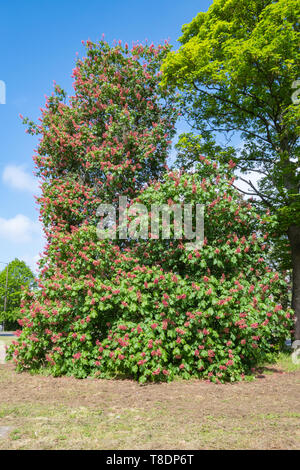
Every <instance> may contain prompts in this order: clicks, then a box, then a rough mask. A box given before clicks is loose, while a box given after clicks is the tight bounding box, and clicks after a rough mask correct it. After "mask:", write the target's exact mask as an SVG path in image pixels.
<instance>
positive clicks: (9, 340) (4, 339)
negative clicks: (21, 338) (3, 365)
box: [0, 335, 17, 345]
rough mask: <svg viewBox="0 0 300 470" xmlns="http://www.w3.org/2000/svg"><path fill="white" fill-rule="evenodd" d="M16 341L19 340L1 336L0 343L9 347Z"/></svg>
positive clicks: (14, 337)
mask: <svg viewBox="0 0 300 470" xmlns="http://www.w3.org/2000/svg"><path fill="white" fill-rule="evenodd" d="M14 339H17V337H16V336H1V335H0V343H4V344H7V345H9V344H10V343H11V342H12V341H13V340H14Z"/></svg>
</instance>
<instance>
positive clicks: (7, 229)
mask: <svg viewBox="0 0 300 470" xmlns="http://www.w3.org/2000/svg"><path fill="white" fill-rule="evenodd" d="M37 234H41V226H40V223H39V222H35V221H33V220H31V219H29V217H27V216H26V215H23V214H17V215H16V216H15V217H12V218H11V219H4V218H2V217H0V238H4V239H6V240H9V241H12V242H15V243H28V242H31V241H32V240H33V236H34V235H37Z"/></svg>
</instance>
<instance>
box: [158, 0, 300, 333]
mask: <svg viewBox="0 0 300 470" xmlns="http://www.w3.org/2000/svg"><path fill="white" fill-rule="evenodd" d="M299 18H300V4H299V2H298V0H278V1H271V0H258V1H257V0H255V1H251V0H215V1H214V2H213V4H212V5H211V6H210V8H209V9H208V11H207V12H201V13H199V14H198V15H197V16H196V17H195V18H194V19H193V20H192V21H191V23H189V24H186V25H184V26H183V28H182V32H183V34H182V36H181V37H180V38H179V41H180V42H181V47H180V48H179V50H178V51H175V52H170V53H169V55H168V56H167V58H166V60H165V61H164V64H163V67H162V70H163V84H168V85H172V86H173V87H174V88H177V87H178V88H179V90H180V91H181V95H180V103H181V106H182V109H183V113H184V114H185V116H186V117H187V119H188V120H189V121H190V123H191V124H192V126H193V128H194V129H196V130H197V131H198V132H199V134H200V135H201V138H202V144H201V145H202V148H203V149H204V151H206V152H208V153H209V154H210V155H211V154H212V153H213V151H214V150H215V149H216V143H215V141H216V139H218V134H219V133H223V134H224V135H225V136H226V137H227V138H228V139H229V143H228V144H227V145H224V148H221V149H219V151H218V152H215V155H214V158H215V159H219V160H222V161H224V160H227V161H228V160H229V159H233V161H235V162H236V164H237V169H239V170H240V171H241V172H242V173H247V172H248V171H250V170H252V171H254V172H257V173H258V174H259V176H260V179H259V181H258V183H257V184H254V183H253V182H251V180H246V179H245V177H244V179H245V181H247V182H248V184H249V187H250V189H249V191H247V190H246V191H244V192H245V193H246V194H248V195H252V196H258V197H259V199H260V201H261V203H262V204H263V206H264V207H267V208H269V209H270V210H271V211H272V213H273V214H276V215H277V220H278V223H277V227H276V232H277V233H278V234H285V235H287V236H288V238H289V242H290V246H291V255H292V256H291V265H292V267H293V307H294V309H295V310H296V312H297V316H298V317H299V320H298V321H297V333H296V335H297V336H299V335H300V195H299V189H300V173H299V156H300V153H299V130H300V127H299V117H300V106H299V104H298V102H297V100H292V97H293V94H294V90H293V87H294V86H295V81H296V80H297V78H298V76H297V75H298V73H299V63H300V51H299V43H300V31H299ZM232 137H234V138H235V142H236V139H237V138H239V139H240V144H239V145H234V144H232V143H230V139H231V138H232Z"/></svg>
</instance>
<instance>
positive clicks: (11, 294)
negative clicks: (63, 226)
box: [0, 259, 35, 330]
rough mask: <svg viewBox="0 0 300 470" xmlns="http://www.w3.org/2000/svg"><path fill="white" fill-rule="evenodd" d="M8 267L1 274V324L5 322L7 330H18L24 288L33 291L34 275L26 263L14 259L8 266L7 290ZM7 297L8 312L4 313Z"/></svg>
mask: <svg viewBox="0 0 300 470" xmlns="http://www.w3.org/2000/svg"><path fill="white" fill-rule="evenodd" d="M6 269H7V268H6V267H5V268H4V269H3V271H1V272H0V301H1V311H0V323H2V322H4V326H5V329H6V330H14V329H16V328H18V322H17V320H18V318H20V302H21V297H22V288H28V289H29V290H32V289H33V288H34V285H35V280H34V275H33V273H32V271H31V270H30V268H29V267H28V266H27V265H26V263H25V262H24V261H20V260H18V259H14V260H13V261H11V262H10V263H9V264H8V279H7V289H6V276H7V273H6ZM5 295H6V311H4V304H5Z"/></svg>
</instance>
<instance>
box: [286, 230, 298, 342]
mask: <svg viewBox="0 0 300 470" xmlns="http://www.w3.org/2000/svg"><path fill="white" fill-rule="evenodd" d="M288 237H289V241H290V245H291V256H292V269H293V275H292V283H293V293H292V308H293V310H294V311H295V319H296V323H295V335H294V339H295V340H300V227H297V226H296V225H291V226H290V227H289V229H288Z"/></svg>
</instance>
